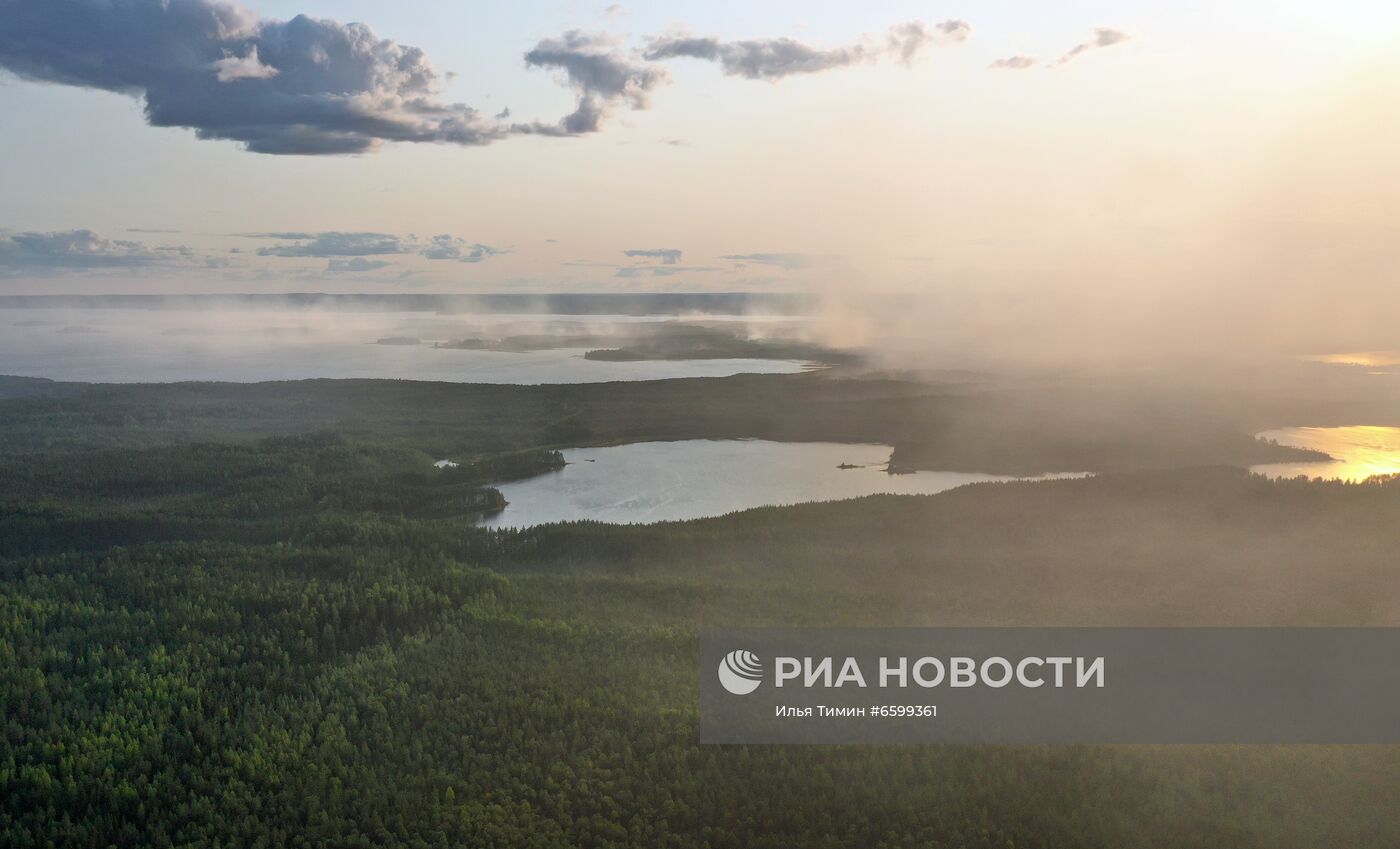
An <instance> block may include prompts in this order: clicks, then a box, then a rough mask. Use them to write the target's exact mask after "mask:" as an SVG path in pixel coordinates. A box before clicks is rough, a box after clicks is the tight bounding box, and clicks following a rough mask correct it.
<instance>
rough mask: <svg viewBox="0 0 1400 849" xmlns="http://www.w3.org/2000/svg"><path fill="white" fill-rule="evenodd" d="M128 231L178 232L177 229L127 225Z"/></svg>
mask: <svg viewBox="0 0 1400 849" xmlns="http://www.w3.org/2000/svg"><path fill="white" fill-rule="evenodd" d="M126 232H128V233H179V232H180V231H179V230H160V229H157V228H155V227H128V228H126Z"/></svg>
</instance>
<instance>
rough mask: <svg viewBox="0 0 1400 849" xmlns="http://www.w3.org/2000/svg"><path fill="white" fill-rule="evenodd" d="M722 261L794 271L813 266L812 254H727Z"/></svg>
mask: <svg viewBox="0 0 1400 849" xmlns="http://www.w3.org/2000/svg"><path fill="white" fill-rule="evenodd" d="M720 259H727V260H729V261H730V262H737V263H756V264H758V265H776V266H778V267H779V268H785V269H788V270H789V271H793V270H796V269H801V268H809V267H810V266H811V265H812V264H813V257H812V256H811V255H810V254H783V253H756V254H725V255H724V256H722V257H720Z"/></svg>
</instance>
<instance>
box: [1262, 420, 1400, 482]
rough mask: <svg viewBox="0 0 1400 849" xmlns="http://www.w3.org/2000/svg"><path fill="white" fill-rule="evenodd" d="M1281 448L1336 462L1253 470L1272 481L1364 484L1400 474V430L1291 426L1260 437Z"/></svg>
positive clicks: (1363, 426)
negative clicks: (1299, 479) (1306, 450)
mask: <svg viewBox="0 0 1400 849" xmlns="http://www.w3.org/2000/svg"><path fill="white" fill-rule="evenodd" d="M1259 437H1260V438H1261V439H1271V440H1273V441H1274V442H1277V443H1278V444H1280V445H1287V446H1290V447H1293V448H1310V449H1312V450H1314V451H1321V452H1323V453H1324V454H1327V455H1329V456H1330V457H1332V458H1333V459H1331V460H1324V461H1322V462H1317V463H1268V464H1265V465H1261V466H1254V467H1253V469H1252V471H1255V472H1258V473H1259V474H1263V475H1268V476H1269V477H1272V478H1294V477H1298V476H1299V475H1303V476H1305V477H1309V478H1328V479H1337V480H1349V481H1361V480H1365V479H1366V478H1369V477H1372V476H1373V475H1393V474H1397V473H1400V428H1396V427H1377V426H1371V425H1356V426H1352V427H1288V428H1280V429H1279V430H1268V431H1265V432H1263V433H1261V434H1259Z"/></svg>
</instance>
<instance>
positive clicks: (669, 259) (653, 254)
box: [622, 248, 681, 265]
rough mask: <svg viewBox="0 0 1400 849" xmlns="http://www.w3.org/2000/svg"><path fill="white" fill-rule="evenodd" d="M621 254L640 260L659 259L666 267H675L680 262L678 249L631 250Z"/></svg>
mask: <svg viewBox="0 0 1400 849" xmlns="http://www.w3.org/2000/svg"><path fill="white" fill-rule="evenodd" d="M622 253H623V254H625V255H626V256H630V257H640V258H642V259H659V260H661V261H662V262H663V263H665V264H666V265H675V264H676V263H678V262H680V261H681V251H680V250H679V249H678V248H633V249H632V250H629V251H623V252H622Z"/></svg>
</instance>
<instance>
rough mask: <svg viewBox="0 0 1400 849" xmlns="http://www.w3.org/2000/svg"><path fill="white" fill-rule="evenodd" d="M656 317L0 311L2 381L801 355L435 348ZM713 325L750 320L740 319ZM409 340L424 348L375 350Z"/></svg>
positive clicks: (637, 369) (518, 371)
mask: <svg viewBox="0 0 1400 849" xmlns="http://www.w3.org/2000/svg"><path fill="white" fill-rule="evenodd" d="M665 318H666V317H664V316H662V317H658V316H608V315H585V316H580V315H567V316H552V315H501V314H496V315H479V316H446V315H443V316H438V315H434V314H432V313H422V312H351V311H336V310H287V309H283V310H259V309H229V310H219V309H204V310H179V309H168V310H166V309H163V310H131V309H63V310H50V309H3V310H0V374H8V375H16V376H19V377H46V378H50V379H53V380H75V381H88V382H95V383H167V382H173V381H182V380H217V381H232V382H240V383H249V382H256V381H263V380H301V379H306V378H319V377H329V378H351V377H360V378H391V379H402V380H440V381H449V382H454V383H515V384H539V383H601V382H605V381H614V380H622V381H631V380H660V379H664V378H674V377H725V376H728V375H732V374H741V373H752V374H775V373H776V374H790V373H793V372H799V371H802V370H804V369H806V368H808V367H810V366H809V364H807V363H803V362H798V361H795V360H765V359H723V360H667V361H642V362H609V361H602V360H586V359H584V358H583V354H584V352H585V351H586V350H587V349H584V348H558V349H550V350H537V351H526V352H523V353H516V352H502V351H481V350H462V349H448V348H434V347H433V345H432V343H433V342H445V341H449V340H453V339H461V338H465V337H471V336H475V335H479V334H482V333H490V334H494V335H507V334H514V333H558V332H570V333H575V334H580V333H589V332H603V333H606V332H607V331H608V330H609V329H615V328H617V327H618V326H620V325H625V324H629V323H635V322H639V321H658V320H664V319H665ZM705 318H706V320H707V321H717V320H726V319H727V320H732V321H736V322H738V321H743V322H749V323H752V322H754V321H756V320H762V319H751V318H748V317H739V316H728V317H725V316H706V317H705ZM394 338H406V339H417V340H421V344H374V343H375V342H376V340H379V339H394Z"/></svg>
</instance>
